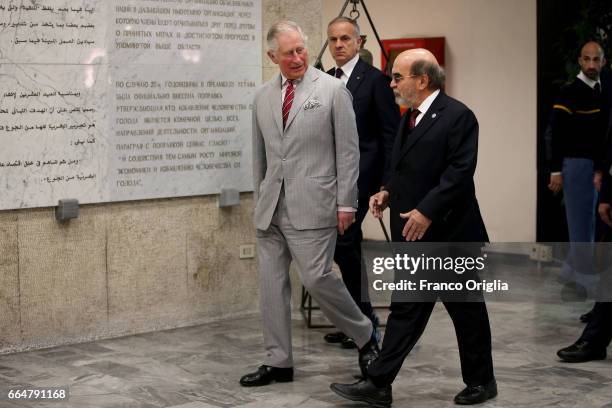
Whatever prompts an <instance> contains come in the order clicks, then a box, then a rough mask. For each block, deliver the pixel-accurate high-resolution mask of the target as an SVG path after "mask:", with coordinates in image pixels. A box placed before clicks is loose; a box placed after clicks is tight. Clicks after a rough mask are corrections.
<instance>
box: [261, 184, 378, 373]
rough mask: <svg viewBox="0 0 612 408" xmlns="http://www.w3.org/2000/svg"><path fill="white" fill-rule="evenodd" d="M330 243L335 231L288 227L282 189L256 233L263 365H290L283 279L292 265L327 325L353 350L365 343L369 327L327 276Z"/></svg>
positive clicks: (337, 282)
mask: <svg viewBox="0 0 612 408" xmlns="http://www.w3.org/2000/svg"><path fill="white" fill-rule="evenodd" d="M335 244H336V228H335V227H331V228H321V229H310V230H296V229H295V228H294V227H293V225H292V224H291V221H290V219H289V214H288V212H287V205H286V201H285V195H284V189H282V190H281V194H280V197H279V201H278V203H277V206H276V209H275V211H274V216H273V217H272V222H271V224H270V226H269V228H268V229H267V230H265V231H263V230H259V229H258V230H257V245H258V247H257V251H258V257H259V270H260V275H261V276H260V284H261V294H260V298H261V312H262V320H263V337H264V349H265V352H266V356H265V358H264V364H266V365H269V366H272V367H292V366H293V356H292V347H291V282H290V278H289V267H290V264H291V261H292V260H293V261H294V262H295V263H296V265H297V270H298V274H299V277H300V280H301V281H302V284H303V285H304V287H305V288H306V290H307V291H308V293H310V295H311V296H312V297H313V299H314V300H315V301H316V302H317V304H318V305H319V307H320V308H321V311H322V312H323V313H324V314H325V316H326V317H327V318H328V319H329V320H330V321H331V322H332V324H334V325H335V326H336V327H338V328H339V329H340V330H342V331H343V332H344V333H346V334H347V335H348V336H350V337H352V338H353V339H355V342H356V343H357V345H358V346H359V347H362V346H364V345H365V344H366V343H367V342H368V341H369V340H370V337H371V336H372V330H373V328H372V323H371V322H370V320H369V319H368V318H367V317H366V316H365V315H364V314H363V313H361V312H360V311H359V308H358V307H357V305H356V304H355V302H354V301H353V299H352V298H351V295H350V294H349V292H348V290H347V289H346V286H345V285H344V283H343V282H342V280H341V279H340V277H338V276H337V275H336V273H334V272H333V271H332V261H333V254H334V246H335Z"/></svg>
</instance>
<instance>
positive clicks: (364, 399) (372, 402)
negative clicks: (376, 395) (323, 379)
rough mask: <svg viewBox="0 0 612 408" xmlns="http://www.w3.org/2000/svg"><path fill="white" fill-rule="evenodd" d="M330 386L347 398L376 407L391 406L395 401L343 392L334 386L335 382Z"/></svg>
mask: <svg viewBox="0 0 612 408" xmlns="http://www.w3.org/2000/svg"><path fill="white" fill-rule="evenodd" d="M329 388H330V389H331V390H332V391H333V392H335V393H336V394H338V395H339V396H341V397H342V398H346V399H348V400H351V401H355V402H364V403H366V404H370V406H371V407H374V408H390V407H391V404H392V403H393V401H390V402H381V401H378V400H374V399H372V398H368V397H356V396H354V395H349V394H345V393H344V392H342V391H340V390H339V389H337V388H335V387H334V386H333V384H332V385H330V386H329Z"/></svg>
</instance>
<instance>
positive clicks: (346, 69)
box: [339, 53, 359, 81]
mask: <svg viewBox="0 0 612 408" xmlns="http://www.w3.org/2000/svg"><path fill="white" fill-rule="evenodd" d="M357 61H359V53H357V54H355V56H354V57H353V58H351V59H350V61H348V62H347V63H346V64H344V65H343V66H341V67H339V68H342V73H343V74H342V76H345V75H346V78H347V81H348V78H350V77H351V74H352V73H353V70H354V69H355V65H357Z"/></svg>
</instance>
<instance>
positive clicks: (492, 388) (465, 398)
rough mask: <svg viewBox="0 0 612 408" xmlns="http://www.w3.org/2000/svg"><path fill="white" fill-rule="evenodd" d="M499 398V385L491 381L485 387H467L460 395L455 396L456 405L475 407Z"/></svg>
mask: <svg viewBox="0 0 612 408" xmlns="http://www.w3.org/2000/svg"><path fill="white" fill-rule="evenodd" d="M496 396H497V383H496V382H495V380H491V381H489V382H488V383H486V384H484V385H477V386H475V387H466V388H465V389H464V390H463V391H461V392H460V393H459V394H457V395H455V404H459V405H474V404H480V403H482V402H485V401H486V400H489V399H491V398H495V397H496Z"/></svg>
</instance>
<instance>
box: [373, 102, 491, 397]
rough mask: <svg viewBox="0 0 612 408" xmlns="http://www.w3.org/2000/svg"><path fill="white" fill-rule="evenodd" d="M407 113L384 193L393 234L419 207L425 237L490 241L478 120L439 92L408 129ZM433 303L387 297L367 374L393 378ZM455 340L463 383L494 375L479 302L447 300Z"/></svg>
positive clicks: (386, 380)
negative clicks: (482, 202) (378, 347)
mask: <svg viewBox="0 0 612 408" xmlns="http://www.w3.org/2000/svg"><path fill="white" fill-rule="evenodd" d="M409 117H410V115H409V114H406V115H404V118H403V119H402V122H401V124H400V129H399V132H398V135H397V138H396V140H395V145H394V147H393V157H392V161H391V165H392V168H391V179H390V181H389V183H388V184H387V185H386V186H385V189H386V190H388V191H389V207H390V211H391V214H390V215H391V233H392V236H393V241H394V242H405V240H404V237H403V236H402V229H403V228H404V225H405V224H406V220H404V219H402V218H400V216H399V214H400V213H407V212H409V211H411V210H413V209H415V208H416V209H417V210H418V211H420V212H421V213H422V214H423V215H425V216H426V217H428V218H429V219H430V220H431V221H432V223H431V225H430V226H429V228H428V229H427V231H426V233H425V235H424V236H423V239H422V240H421V241H424V242H476V243H483V242H486V241H488V236H487V231H486V229H485V225H484V222H483V220H482V217H481V214H480V209H479V207H478V202H477V201H476V194H475V188H474V181H473V177H474V171H475V170H476V158H477V153H478V148H477V147H478V122H477V121H476V117H475V116H474V114H473V113H472V111H471V110H469V109H468V108H467V107H466V106H465V105H464V104H462V103H461V102H459V101H457V100H455V99H453V98H451V97H449V96H447V95H446V94H445V93H444V92H440V94H439V95H438V96H437V97H436V98H435V99H434V101H433V103H432V104H431V106H430V107H429V109H428V110H427V111H426V112H425V113H424V114H423V117H422V118H421V120H420V121H419V123H418V125H417V126H416V127H415V128H414V129H412V130H410V128H409V126H408V118H409ZM433 300H434V301H431V302H401V301H392V303H391V314H390V315H389V318H388V319H387V329H386V331H385V337H384V341H383V346H382V351H381V354H380V358H379V359H378V360H376V361H374V362H373V363H372V364H371V365H370V367H369V369H368V375H369V378H370V379H371V380H372V382H373V383H374V384H376V385H377V386H386V385H388V384H391V383H392V382H393V380H394V379H395V376H396V375H397V373H398V372H399V370H400V368H401V366H402V363H403V362H404V359H405V358H406V356H407V355H408V353H410V351H411V350H412V348H413V347H414V345H415V344H416V342H417V341H418V340H419V338H420V337H421V335H422V334H423V331H424V330H425V327H426V325H427V322H428V320H429V317H430V315H431V312H432V311H433V308H434V305H435V299H433ZM443 303H444V306H445V307H446V310H447V311H448V313H449V315H450V317H451V319H452V321H453V325H454V326H455V333H456V335H457V342H458V344H459V357H460V360H461V371H462V374H463V381H464V382H465V383H466V384H467V385H468V386H478V385H484V384H487V383H488V382H489V381H491V380H493V378H494V375H493V362H492V357H491V331H490V327H489V320H488V314H487V309H486V306H485V304H484V302H452V301H451V302H447V301H444V300H443Z"/></svg>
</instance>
